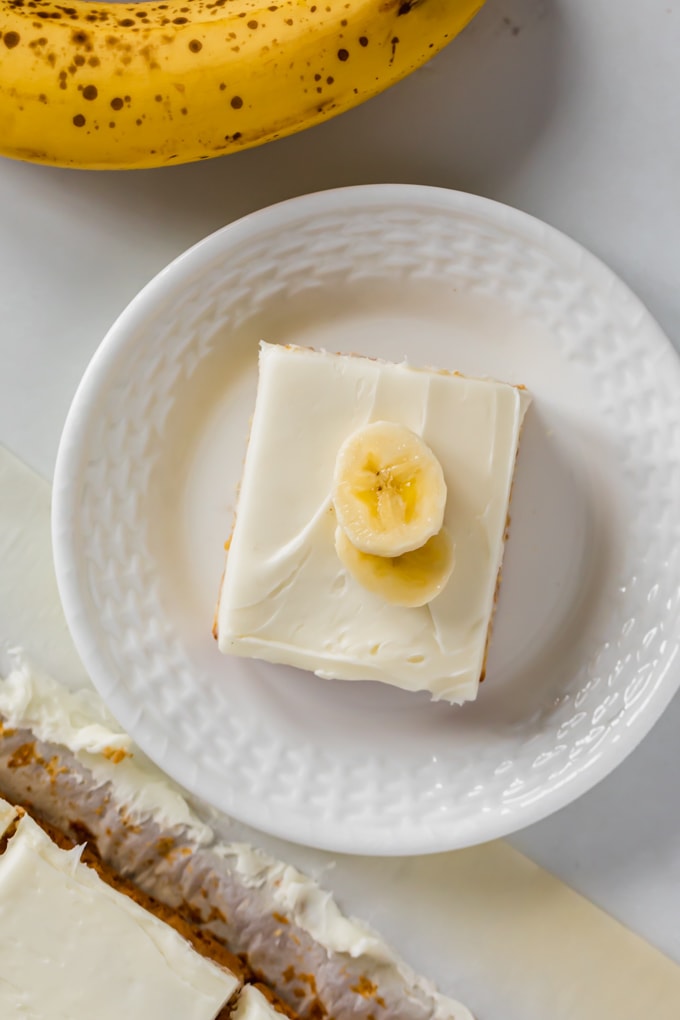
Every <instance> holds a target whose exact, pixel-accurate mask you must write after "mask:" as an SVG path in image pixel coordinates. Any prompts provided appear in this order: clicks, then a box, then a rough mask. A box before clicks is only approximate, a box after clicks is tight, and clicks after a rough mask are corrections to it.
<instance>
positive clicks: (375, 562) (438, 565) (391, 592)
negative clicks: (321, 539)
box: [335, 528, 455, 608]
mask: <svg viewBox="0 0 680 1020" xmlns="http://www.w3.org/2000/svg"><path fill="white" fill-rule="evenodd" d="M335 551H336V552H337V554H338V557H339V558H340V562H341V563H342V565H343V566H344V567H346V568H347V570H349V572H350V574H352V576H353V577H354V578H355V579H356V580H357V581H358V582H359V584H361V585H363V587H364V588H366V590H367V591H371V592H373V593H374V594H375V595H380V596H381V597H382V598H384V599H385V601H386V602H391V603H392V604H393V605H396V606H408V607H410V608H411V607H416V606H424V605H425V604H426V603H428V602H431V601H432V599H433V598H436V596H437V595H439V593H440V592H441V591H442V590H443V588H444V586H445V585H446V582H447V581H448V579H449V578H450V577H451V573H452V571H453V566H454V561H455V557H454V550H453V542H452V541H451V537H450V535H449V533H448V531H447V530H446V528H442V530H441V531H440V532H439V533H438V534H437V535H433V536H432V538H430V539H428V541H427V542H426V543H425V545H423V546H421V547H420V549H413V550H412V551H411V552H407V553H403V554H402V555H401V556H393V557H388V556H371V555H370V553H363V552H360V551H359V550H358V549H357V548H356V547H355V546H353V545H352V543H351V542H350V540H349V539H348V537H347V535H346V534H345V532H344V531H343V530H342V528H336V529H335Z"/></svg>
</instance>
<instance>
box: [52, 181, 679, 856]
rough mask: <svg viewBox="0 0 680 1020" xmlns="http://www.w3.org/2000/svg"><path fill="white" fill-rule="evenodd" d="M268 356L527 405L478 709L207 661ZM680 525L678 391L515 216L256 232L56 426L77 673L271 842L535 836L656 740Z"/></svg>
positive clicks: (445, 216)
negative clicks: (336, 356)
mask: <svg viewBox="0 0 680 1020" xmlns="http://www.w3.org/2000/svg"><path fill="white" fill-rule="evenodd" d="M262 337H264V338H266V339H268V340H270V341H278V342H284V343H285V342H289V341H294V342H296V343H300V344H309V345H313V346H321V347H326V348H328V349H331V350H341V351H355V352H359V353H362V354H367V355H377V356H381V357H385V358H388V359H395V360H396V359H400V358H402V357H404V356H407V357H408V358H409V359H410V360H411V361H412V362H413V363H416V364H434V365H438V366H442V367H447V368H455V369H458V370H461V371H463V372H467V373H472V374H490V375H494V376H496V377H499V378H502V379H506V380H509V381H516V382H524V383H525V384H526V385H527V386H528V387H529V389H530V390H531V392H532V394H533V397H534V404H533V406H532V409H531V411H530V415H529V417H528V419H527V423H526V427H525V433H524V438H523V445H522V451H521V456H520V463H519V468H518V473H517V478H516V484H515V494H514V500H513V512H512V533H511V539H510V543H509V546H508V550H507V554H506V562H505V568H504V581H503V587H502V592H501V599H500V604H499V608H498V613H497V619H496V625H495V628H494V636H493V642H492V648H491V655H490V659H489V664H488V674H487V680H486V681H485V683H484V685H483V687H482V689H481V692H480V695H479V698H478V700H477V702H476V703H474V704H469V705H466V706H464V707H462V708H451V707H450V706H447V705H444V704H434V703H431V702H430V701H428V699H427V696H424V695H423V696H420V695H409V694H406V693H403V692H401V691H397V690H394V689H391V688H390V687H388V686H386V685H381V684H371V683H343V682H341V681H324V680H320V679H317V678H315V677H314V676H313V675H311V674H307V673H302V672H297V671H295V670H292V669H287V668H283V667H277V666H272V665H268V664H266V663H259V662H256V661H253V660H239V659H227V658H224V657H222V656H221V655H220V654H219V653H218V652H217V649H216V647H215V643H214V641H213V639H212V637H211V633H210V630H211V623H212V616H213V608H214V603H215V599H216V596H217V593H218V587H219V581H220V575H221V572H222V567H223V552H222V546H223V542H224V539H225V538H226V536H227V535H228V534H229V531H230V528H231V521H232V513H233V509H234V497H235V491H236V486H237V483H238V479H239V475H240V470H241V465H242V461H243V456H244V452H245V447H246V437H247V431H248V419H249V415H250V413H251V410H252V406H253V401H254V396H255V386H256V353H257V345H258V341H259V340H260V338H262ZM679 506H680V366H679V363H678V359H677V358H676V356H675V354H674V352H673V351H672V348H671V347H670V345H669V343H668V342H667V340H666V339H665V337H664V336H663V335H662V334H661V332H660V330H659V328H658V327H657V326H656V324H655V323H654V322H653V321H652V320H651V318H650V317H649V315H648V314H647V313H646V312H645V310H644V309H643V308H642V306H641V305H640V303H639V302H638V301H637V300H636V298H635V297H633V295H632V294H631V293H630V292H629V291H628V290H627V288H626V287H625V286H624V285H623V284H622V283H621V282H620V281H619V280H617V279H616V278H615V277H614V276H613V275H612V273H611V272H610V271H609V270H608V269H606V268H605V267H604V266H603V265H602V264H601V263H600V262H598V261H597V260H596V259H595V258H593V257H592V256H591V255H589V254H587V253H586V252H585V251H584V250H583V249H582V248H581V247H579V246H578V245H577V244H575V243H574V242H573V241H570V240H568V239H567V238H565V237H564V236H563V235H561V234H559V233H557V232H556V231H555V230H552V229H551V228H549V227H547V226H546V225H544V224H542V223H539V222H537V221H536V220H534V219H532V218H530V217H528V216H526V215H523V214H522V213H519V212H517V211H515V210H512V209H509V208H506V207H503V206H500V205H497V204H495V203H492V202H489V201H486V200H484V199H480V198H475V197H473V196H470V195H465V194H460V193H457V192H450V191H443V190H438V189H428V188H419V187H408V186H379V187H362V188H352V189H344V190H340V191H335V192H325V193H321V194H316V195H311V196H307V197H303V198H299V199H295V200H293V201H290V202H286V203H284V204H282V205H278V206H274V207H273V208H270V209H265V210H263V211H262V212H259V213H256V214H254V215H252V216H249V217H247V218H245V219H243V220H240V221H239V222H237V223H234V224H232V225H230V226H228V227H226V228H225V229H223V230H221V231H219V232H218V233H216V234H214V235H212V236H211V237H209V238H207V239H206V240H205V241H203V242H201V243H200V244H198V245H197V246H196V247H194V248H193V249H191V250H190V251H189V252H187V253H186V254H184V255H182V256H181V257H180V258H179V259H177V260H176V261H175V262H174V263H172V265H171V266H169V267H168V268H167V269H166V270H165V271H164V272H162V273H161V274H160V275H159V276H158V277H156V279H155V280H153V281H152V282H151V283H150V284H149V285H148V287H146V288H145V289H144V290H143V291H142V293H141V294H140V295H139V296H138V297H137V298H136V299H135V300H134V301H133V302H132V304H131V305H130V306H129V307H128V308H127V309H126V311H125V312H124V313H123V314H122V315H121V317H120V319H119V320H118V321H117V322H116V324H115V325H114V326H113V328H112V329H111V331H110V333H109V334H108V336H107V337H106V339H105V340H104V342H103V344H102V345H101V347H100V349H99V351H98V352H97V354H96V356H95V357H94V359H93V361H92V363H91V365H90V367H89V369H88V371H87V372H86V374H85V377H84V379H83V381H82V384H81V386H80V388H79V390H78V393H77V395H76V398H75V400H74V402H73V406H72V408H71V411H70V414H69V416H68V421H67V423H66V427H65V430H64V435H63V438H62V442H61V446H60V450H59V457H58V463H57V470H56V479H55V488H54V511H53V537H54V547H55V557H56V566H57V574H58V580H59V586H60V591H61V595H62V598H63V602H64V607H65V610H66V616H67V619H68V622H69V625H70V627H71V630H72V633H73V636H74V638H75V641H76V644H77V647H78V649H79V651H80V653H81V655H82V657H83V660H84V662H85V665H86V667H87V668H88V669H89V671H90V673H91V675H92V678H93V680H94V682H95V684H96V685H97V687H98V688H99V690H100V692H101V694H102V695H103V697H104V698H105V700H106V701H107V702H108V704H109V706H110V708H111V709H112V710H113V712H114V713H115V714H116V715H117V716H118V718H119V720H120V721H121V723H123V724H124V726H125V727H126V728H127V729H128V731H129V732H130V733H131V734H132V735H133V736H134V738H135V739H136V740H137V742H138V743H139V744H140V745H141V747H142V748H143V749H144V750H145V751H146V752H147V753H148V754H149V755H150V756H151V757H152V758H153V759H155V761H156V762H157V763H158V764H159V765H161V766H162V767H163V768H164V769H165V770H166V771H167V772H168V773H169V774H170V775H171V776H173V777H174V778H175V779H176V780H178V781H179V782H181V783H182V784H184V785H185V786H186V787H187V788H188V789H189V790H191V791H193V792H194V793H195V794H197V795H199V796H201V797H202V798H204V799H206V800H207V801H209V802H211V803H212V804H214V805H215V806H216V807H218V808H220V809H222V810H224V811H226V812H227V813H229V814H231V815H233V816H235V817H237V818H239V819H241V820H242V821H245V822H248V823H250V824H251V825H254V826H256V827H259V828H261V829H264V830H266V831H268V832H271V833H273V834H276V835H279V836H282V837H284V838H288V839H291V840H295V841H298V842H303V843H307V844H310V845H315V846H318V847H324V848H328V849H333V850H336V851H350V852H356V853H371V854H378V853H380V854H397V853H419V852H427V851H434V850H441V849H445V848H453V847H459V846H464V845H467V844H472V843H475V842H480V841H483V840H488V839H490V838H493V837H497V836H501V835H503V834H505V833H508V832H510V831H512V830H513V829H517V828H519V827H521V826H523V825H526V824H528V823H529V822H533V821H535V820H537V819H539V818H541V817H542V816H544V815H546V814H548V813H549V812H551V811H554V810H555V809H556V808H559V807H561V806H562V805H564V804H566V803H568V802H569V801H570V800H572V799H573V798H575V797H576V796H577V795H579V794H581V793H583V792H584V791H585V790H587V789H588V788H589V787H591V786H592V785H593V784H594V783H595V782H597V781H598V780H599V779H601V778H602V777H603V776H605V775H606V774H607V773H608V772H609V771H610V770H611V769H612V768H613V767H614V766H615V765H616V764H617V763H619V762H620V761H621V760H622V759H623V758H624V757H625V755H626V754H627V753H628V752H629V751H631V749H632V748H633V747H634V746H635V745H636V744H637V742H638V741H639V740H640V739H641V738H642V737H643V735H644V734H645V733H646V732H647V731H648V730H649V728H650V727H651V726H652V724H653V723H654V721H655V720H656V719H657V718H658V716H659V715H660V713H661V712H662V710H663V709H664V707H665V706H666V704H667V703H668V702H669V700H670V698H671V696H672V694H673V693H674V691H675V690H676V688H677V686H678V682H679V680H680V668H679V664H678V662H677V658H676V657H677V652H678V645H679V637H680V612H679V591H680V561H679V550H680V515H679V514H678V507H679ZM674 660H676V661H675V662H674Z"/></svg>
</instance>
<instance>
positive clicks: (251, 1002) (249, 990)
mask: <svg viewBox="0 0 680 1020" xmlns="http://www.w3.org/2000/svg"><path fill="white" fill-rule="evenodd" d="M282 1016H283V1014H282V1013H279V1011H278V1010H277V1009H274V1007H273V1006H272V1004H271V1002H269V1000H268V999H266V998H265V996H264V995H263V994H262V992H261V991H260V990H259V988H254V987H253V986H252V985H244V987H243V988H242V989H241V992H240V994H239V997H238V999H237V1000H236V1005H235V1006H234V1008H233V1009H232V1011H231V1020H282Z"/></svg>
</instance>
